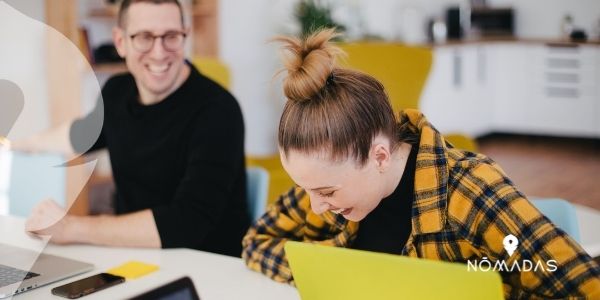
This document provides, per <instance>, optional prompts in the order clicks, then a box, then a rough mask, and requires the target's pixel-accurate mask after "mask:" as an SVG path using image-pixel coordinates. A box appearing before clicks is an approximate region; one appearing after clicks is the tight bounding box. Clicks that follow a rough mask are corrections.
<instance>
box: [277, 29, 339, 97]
mask: <svg viewBox="0 0 600 300" xmlns="http://www.w3.org/2000/svg"><path fill="white" fill-rule="evenodd" d="M337 36H339V33H336V31H335V29H334V28H330V29H322V30H318V31H316V32H315V33H313V34H311V35H309V36H308V37H306V38H304V39H299V38H295V37H286V36H281V37H277V38H275V39H274V40H275V41H278V42H281V43H282V44H283V46H282V49H283V50H284V51H283V52H284V54H286V55H284V57H283V64H284V66H285V69H284V70H283V71H287V77H286V78H285V79H284V81H283V92H284V93H285V96H286V97H287V98H288V99H289V100H292V101H305V100H309V99H311V98H312V97H313V96H314V95H316V94H317V93H318V92H319V91H321V89H322V88H323V87H324V86H325V85H326V84H327V79H328V78H329V76H331V74H332V72H333V70H334V69H335V60H336V57H337V56H338V55H339V54H341V53H342V50H340V49H339V48H338V47H336V46H334V45H333V44H332V43H331V42H330V41H331V40H332V39H333V38H335V37H337Z"/></svg>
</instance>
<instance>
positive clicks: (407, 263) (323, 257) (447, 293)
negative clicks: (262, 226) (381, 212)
mask: <svg viewBox="0 0 600 300" xmlns="http://www.w3.org/2000/svg"><path fill="white" fill-rule="evenodd" d="M285 253H286V256H287V259H288V262H289V264H290V268H291V269H292V274H293V276H294V281H295V283H296V286H297V288H298V291H299V293H300V296H301V297H302V299H304V300H318V299H327V300H332V299H344V300H353V299H357V300H358V299H360V300H365V299H435V300H439V299H461V300H467V299H478V300H479V299H504V296H503V290H502V281H501V279H500V275H499V274H498V273H497V272H492V271H489V272H483V271H470V272H469V271H468V269H467V265H466V264H458V263H448V262H440V261H433V260H425V259H416V258H409V257H405V256H399V255H391V254H383V253H375V252H367V251H360V250H352V249H346V248H337V247H328V246H321V245H315V244H310V243H301V242H291V241H290V242H287V243H286V244H285Z"/></svg>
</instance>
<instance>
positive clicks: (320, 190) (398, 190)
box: [242, 30, 600, 298]
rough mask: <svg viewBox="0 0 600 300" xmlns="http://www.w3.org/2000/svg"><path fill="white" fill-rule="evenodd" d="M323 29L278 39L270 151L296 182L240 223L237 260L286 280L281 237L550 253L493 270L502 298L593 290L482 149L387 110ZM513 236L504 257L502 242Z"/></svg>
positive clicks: (443, 251) (490, 253) (420, 252)
mask: <svg viewBox="0 0 600 300" xmlns="http://www.w3.org/2000/svg"><path fill="white" fill-rule="evenodd" d="M335 36H336V34H335V32H334V31H333V30H322V31H319V32H317V33H315V34H313V35H311V36H310V37H308V38H306V39H305V40H298V39H295V38H287V37H282V38H279V39H278V40H279V41H280V42H283V44H284V49H285V50H287V54H288V56H287V57H286V58H285V60H284V64H285V68H286V70H287V77H286V78H285V80H284V93H285V95H286V97H287V103H286V106H285V109H284V111H283V115H282V117H281V121H280V123H279V136H278V138H279V151H280V155H281V161H282V164H283V166H284V168H285V169H286V171H287V172H288V173H289V174H290V176H291V177H292V178H293V180H294V181H295V182H296V183H297V185H298V187H296V188H294V189H292V190H290V192H289V193H287V194H286V195H284V196H282V197H281V198H280V199H279V200H278V201H277V202H276V203H275V204H274V205H272V206H271V207H270V208H269V209H268V211H267V213H266V214H265V215H264V216H263V217H262V218H260V219H259V220H258V221H257V222H256V223H255V224H254V225H253V226H252V227H251V228H250V230H249V231H248V233H247V234H246V236H245V238H244V240H243V247H244V252H243V254H242V255H243V258H244V260H245V262H246V264H247V265H248V267H250V268H251V269H253V270H256V271H259V272H262V273H264V274H265V275H267V276H269V277H271V278H272V279H274V280H277V281H282V282H291V281H293V277H292V274H291V272H290V269H289V266H288V263H287V260H286V258H285V253H284V250H283V246H284V243H285V242H286V241H288V240H296V241H307V242H308V241H310V242H317V243H322V244H324V245H331V246H336V247H348V248H354V249H362V250H368V251H377V252H386V253H394V254H400V255H406V256H410V257H420V258H427V259H435V260H444V261H454V262H463V263H466V262H467V261H468V260H474V259H479V260H481V259H482V258H483V257H487V258H488V259H489V260H490V261H491V262H492V263H493V262H495V261H498V260H506V262H507V263H508V264H509V265H512V264H513V262H515V261H517V260H526V259H528V260H531V261H540V260H542V261H548V260H555V261H556V271H554V272H550V271H548V270H543V268H540V269H538V270H537V271H533V270H532V271H523V272H518V271H517V270H515V271H514V272H502V273H501V276H502V279H503V282H504V292H505V296H506V297H509V298H532V297H533V298H535V297H539V298H558V297H560V298H563V297H567V296H575V297H577V296H591V297H600V278H599V277H600V268H599V267H598V265H597V264H596V263H594V262H593V261H592V259H591V258H590V256H589V255H587V254H586V253H585V252H584V251H583V250H582V248H581V247H580V246H579V245H578V244H577V243H576V242H575V241H574V240H573V239H572V238H571V237H569V236H568V235H567V234H565V232H564V231H562V230H560V229H558V228H557V227H555V226H554V225H553V224H552V223H550V222H549V221H548V219H546V218H545V217H544V216H543V215H542V214H541V213H540V212H539V211H538V210H537V209H535V208H534V207H533V206H532V205H531V203H530V202H529V201H528V200H527V199H526V197H525V196H524V195H523V194H522V193H521V192H519V191H518V190H517V189H516V188H515V187H514V185H513V184H512V182H511V181H510V180H509V179H508V178H507V177H506V175H505V174H504V172H503V171H502V170H501V169H500V167H499V166H498V165H497V164H496V163H495V162H493V161H492V160H491V159H489V158H487V157H485V156H483V155H481V154H474V153H471V152H465V151H461V150H458V149H455V148H453V147H452V146H451V145H450V144H448V143H446V142H445V141H444V138H443V137H442V136H441V135H440V133H439V132H437V131H436V129H435V128H434V127H433V126H432V125H431V124H430V123H429V122H428V121H427V120H426V119H425V117H424V116H423V115H422V114H421V113H419V112H418V111H416V110H405V111H402V112H401V113H400V115H399V117H398V118H396V117H395V116H394V114H393V112H392V108H391V106H390V104H389V101H388V98H387V96H386V93H385V91H384V88H383V86H382V85H381V83H379V82H378V81H377V80H376V79H374V78H373V77H371V76H369V75H367V74H364V73H361V72H358V71H354V70H349V69H344V68H340V67H337V66H336V64H335V59H336V57H337V56H338V55H339V54H340V52H341V51H340V50H339V49H338V48H336V47H335V46H334V45H332V44H331V42H330V40H331V39H332V38H333V37H335ZM509 234H512V235H514V236H516V237H517V238H518V239H519V241H520V246H519V248H518V250H517V251H516V252H515V255H512V256H509V255H508V254H507V253H506V251H505V250H504V247H503V244H502V241H503V239H504V237H505V236H507V235H509Z"/></svg>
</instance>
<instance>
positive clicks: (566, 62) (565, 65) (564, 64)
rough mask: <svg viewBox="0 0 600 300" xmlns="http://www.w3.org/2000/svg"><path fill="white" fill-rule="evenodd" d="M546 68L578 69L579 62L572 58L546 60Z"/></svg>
mask: <svg viewBox="0 0 600 300" xmlns="http://www.w3.org/2000/svg"><path fill="white" fill-rule="evenodd" d="M546 66H547V67H548V68H551V69H578V68H579V60H577V59H573V58H548V59H546Z"/></svg>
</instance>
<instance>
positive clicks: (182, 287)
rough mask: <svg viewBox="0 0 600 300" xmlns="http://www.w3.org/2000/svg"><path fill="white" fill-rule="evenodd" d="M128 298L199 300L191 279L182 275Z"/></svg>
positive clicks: (133, 299) (131, 299)
mask: <svg viewBox="0 0 600 300" xmlns="http://www.w3.org/2000/svg"><path fill="white" fill-rule="evenodd" d="M130 300H200V297H198V293H197V292H196V288H195V287H194V283H193V282H192V280H191V279H190V278H189V277H182V278H179V279H177V280H175V281H172V282H169V283H167V284H165V285H162V286H159V287H157V288H155V289H153V290H151V291H148V292H145V293H143V294H141V295H137V296H135V297H133V298H130Z"/></svg>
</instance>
